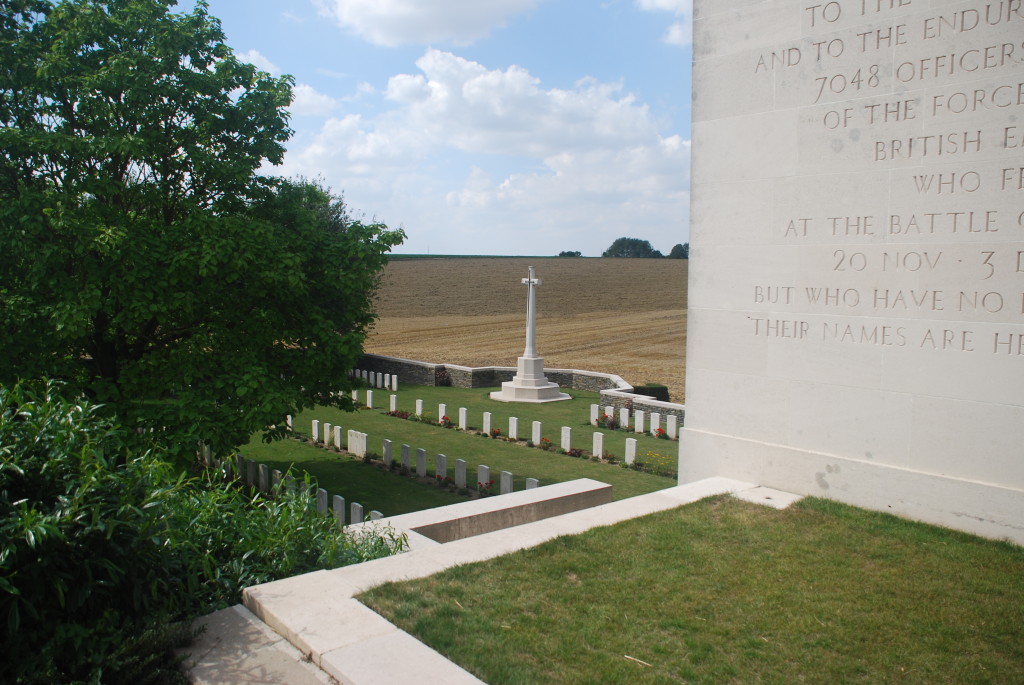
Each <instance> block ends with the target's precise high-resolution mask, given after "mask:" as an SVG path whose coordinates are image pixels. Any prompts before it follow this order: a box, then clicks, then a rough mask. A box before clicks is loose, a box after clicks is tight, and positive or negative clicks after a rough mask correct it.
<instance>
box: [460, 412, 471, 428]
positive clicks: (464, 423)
mask: <svg viewBox="0 0 1024 685" xmlns="http://www.w3.org/2000/svg"><path fill="white" fill-rule="evenodd" d="M468 417H469V410H468V409H466V408H465V407H459V430H466V428H468V427H469V418H468Z"/></svg>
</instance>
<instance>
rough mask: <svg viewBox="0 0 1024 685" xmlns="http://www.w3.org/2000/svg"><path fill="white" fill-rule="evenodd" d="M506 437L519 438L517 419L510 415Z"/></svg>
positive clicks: (510, 438)
mask: <svg viewBox="0 0 1024 685" xmlns="http://www.w3.org/2000/svg"><path fill="white" fill-rule="evenodd" d="M508 438H509V440H518V439H519V419H517V418H516V417H514V416H510V417H509V419H508Z"/></svg>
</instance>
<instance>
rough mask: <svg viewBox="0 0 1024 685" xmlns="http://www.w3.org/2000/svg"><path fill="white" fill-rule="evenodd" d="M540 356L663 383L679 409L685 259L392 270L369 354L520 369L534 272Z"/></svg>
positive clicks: (429, 264) (501, 261)
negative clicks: (529, 284)
mask: <svg viewBox="0 0 1024 685" xmlns="http://www.w3.org/2000/svg"><path fill="white" fill-rule="evenodd" d="M531 265H532V266H535V267H536V268H537V277H538V278H540V279H541V281H542V282H543V283H542V285H541V286H540V287H539V288H538V289H537V352H538V354H539V355H540V356H542V357H544V365H545V366H546V367H547V368H552V369H559V368H562V369H584V370H588V371H602V372H605V373H614V374H617V375H619V376H621V377H622V378H623V379H625V380H626V381H627V382H629V383H632V384H634V385H640V384H643V383H663V384H665V385H667V386H668V388H669V393H670V395H671V397H672V400H673V401H675V402H682V401H683V400H684V396H683V385H684V379H685V371H684V362H685V356H686V276H687V268H688V266H689V262H688V261H687V260H685V259H601V258H591V259H587V258H574V259H573V258H570V259H559V258H543V259H536V258H533V259H531V258H524V257H508V258H504V257H503V258H466V259H416V260H397V261H392V262H391V263H390V264H388V266H387V267H386V268H385V271H384V274H383V278H382V281H381V286H380V289H379V291H378V293H377V304H376V307H377V313H378V315H379V317H380V318H379V320H378V321H377V323H376V324H375V325H374V328H373V330H372V331H371V332H370V336H369V338H368V339H367V341H366V346H365V347H366V351H367V352H370V353H373V354H383V355H388V356H393V357H403V358H405V359H419V360H422V361H428V362H436V363H447V364H461V365H464V366H515V364H516V359H517V358H518V357H519V356H520V355H521V354H522V353H523V350H524V347H525V344H526V294H527V289H526V286H524V285H523V284H522V279H523V278H525V277H526V276H527V273H528V270H527V267H528V266H531Z"/></svg>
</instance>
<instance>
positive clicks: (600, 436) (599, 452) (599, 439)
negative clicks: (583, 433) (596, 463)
mask: <svg viewBox="0 0 1024 685" xmlns="http://www.w3.org/2000/svg"><path fill="white" fill-rule="evenodd" d="M592 452H593V455H594V456H595V457H603V456H604V433H594V449H593V450H592Z"/></svg>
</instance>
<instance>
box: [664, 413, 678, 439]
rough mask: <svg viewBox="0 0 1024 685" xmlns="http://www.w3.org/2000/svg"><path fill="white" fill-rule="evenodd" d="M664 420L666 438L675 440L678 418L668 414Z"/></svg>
mask: <svg viewBox="0 0 1024 685" xmlns="http://www.w3.org/2000/svg"><path fill="white" fill-rule="evenodd" d="M665 420H666V422H667V423H668V428H667V431H668V437H670V438H672V439H673V440H675V439H676V438H678V437H679V417H678V416H676V415H675V414H669V415H668V416H666V417H665Z"/></svg>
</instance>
